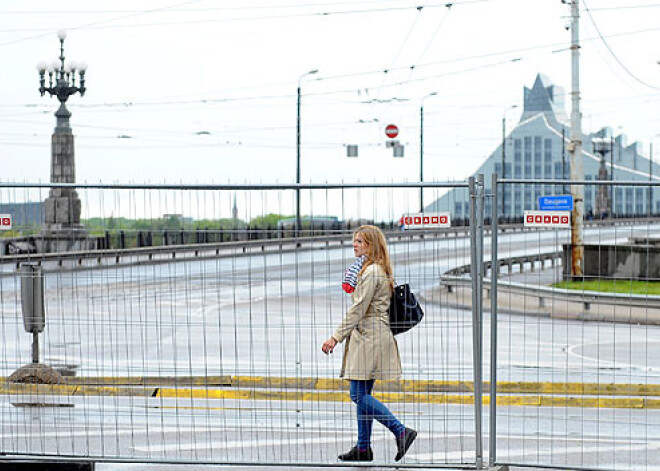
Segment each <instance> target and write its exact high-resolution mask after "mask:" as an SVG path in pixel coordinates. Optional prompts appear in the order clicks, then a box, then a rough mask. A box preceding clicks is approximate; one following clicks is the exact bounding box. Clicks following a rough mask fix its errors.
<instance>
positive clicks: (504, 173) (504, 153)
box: [493, 105, 518, 217]
mask: <svg viewBox="0 0 660 471" xmlns="http://www.w3.org/2000/svg"><path fill="white" fill-rule="evenodd" d="M513 108H518V105H511V106H509V107H507V108H504V111H503V112H502V178H506V112H507V111H509V110H512V109H513ZM505 190H506V186H505V185H502V209H501V211H502V217H505V216H506V212H505V208H506V206H505V205H504V194H505ZM493 216H494V215H493Z"/></svg>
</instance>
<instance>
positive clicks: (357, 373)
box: [321, 225, 417, 461]
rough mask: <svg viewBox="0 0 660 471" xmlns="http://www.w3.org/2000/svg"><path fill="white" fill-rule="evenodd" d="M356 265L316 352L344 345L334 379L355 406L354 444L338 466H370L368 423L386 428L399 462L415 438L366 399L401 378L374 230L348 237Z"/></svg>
mask: <svg viewBox="0 0 660 471" xmlns="http://www.w3.org/2000/svg"><path fill="white" fill-rule="evenodd" d="M353 252H354V254H355V256H356V257H357V259H356V260H355V262H353V264H352V265H351V266H350V267H349V268H348V269H347V270H346V274H345V277H344V282H343V284H342V287H343V288H344V291H346V292H349V293H351V297H352V301H353V305H352V306H351V307H350V308H349V309H348V311H347V312H346V315H345V316H344V319H343V320H342V322H341V324H340V325H339V327H337V330H335V332H334V334H332V337H330V338H329V339H328V340H326V341H325V342H324V343H323V346H322V347H321V350H323V353H325V354H329V353H332V351H333V350H334V348H335V346H336V345H337V344H338V343H341V342H343V341H345V345H344V356H343V359H342V367H341V373H340V375H339V376H340V377H342V378H344V379H347V380H349V381H350V397H351V400H352V401H353V402H354V403H355V404H356V405H357V425H358V439H357V443H356V445H355V446H354V447H353V448H352V449H351V450H350V451H348V452H347V453H344V454H341V455H339V459H340V460H341V461H372V460H373V451H372V449H371V426H372V424H373V419H376V420H378V421H379V422H380V423H381V424H383V425H384V426H385V427H387V428H388V429H389V430H390V431H391V432H392V433H393V434H394V437H395V440H396V446H397V454H396V457H395V458H394V459H395V460H396V461H399V460H400V459H401V458H403V456H404V455H405V454H406V452H407V451H408V448H410V445H412V443H413V441H414V440H415V438H416V437H417V432H416V431H415V430H413V429H411V428H407V427H405V426H404V425H403V424H402V423H401V422H399V420H398V419H397V418H396V417H395V416H394V414H392V412H390V410H389V409H388V408H387V407H386V406H385V405H384V404H382V403H381V402H380V401H378V399H376V398H374V397H373V396H372V395H371V391H372V389H373V386H374V382H375V381H376V380H377V379H380V380H397V379H400V378H401V359H400V357H399V348H398V347H397V344H396V340H395V339H394V336H393V335H392V331H391V330H390V322H389V306H390V298H391V297H392V292H393V290H394V278H393V275H392V265H391V263H390V255H389V253H388V251H387V244H386V242H385V236H384V235H383V233H382V232H381V230H380V229H378V228H377V227H376V226H369V225H367V226H361V227H359V228H358V229H357V230H356V231H355V233H354V234H353Z"/></svg>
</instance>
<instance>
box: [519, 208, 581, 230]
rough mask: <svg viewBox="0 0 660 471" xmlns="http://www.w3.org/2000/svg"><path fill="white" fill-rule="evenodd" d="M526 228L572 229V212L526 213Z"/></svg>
mask: <svg viewBox="0 0 660 471" xmlns="http://www.w3.org/2000/svg"><path fill="white" fill-rule="evenodd" d="M524 222H525V227H562V228H564V227H571V212H570V211H525V216H524Z"/></svg>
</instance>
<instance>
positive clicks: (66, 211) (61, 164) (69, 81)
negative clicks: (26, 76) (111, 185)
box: [37, 31, 87, 251]
mask: <svg viewBox="0 0 660 471" xmlns="http://www.w3.org/2000/svg"><path fill="white" fill-rule="evenodd" d="M57 37H58V39H59V40H60V57H59V59H57V60H55V61H53V63H52V64H50V65H49V64H48V63H46V62H41V63H39V64H38V65H37V71H38V72H39V93H41V96H44V95H45V94H46V92H48V94H49V95H50V96H51V97H52V96H53V95H54V96H56V97H57V99H58V100H59V102H60V107H59V108H58V110H57V111H56V112H55V117H56V118H57V124H56V127H55V131H54V133H53V136H52V140H51V163H50V169H51V172H50V180H51V182H52V183H75V161H74V136H73V133H72V132H71V127H70V124H69V118H70V117H71V113H70V112H69V110H67V108H66V101H67V100H68V99H69V97H70V96H71V95H75V94H76V93H80V96H83V95H84V94H85V90H86V89H85V72H86V70H87V65H86V64H85V63H83V62H78V63H76V62H73V61H67V62H65V60H64V40H65V39H66V32H64V31H60V32H59V33H58V34H57ZM76 72H77V74H76ZM46 73H48V86H46ZM76 75H77V77H76ZM76 78H77V79H78V84H76ZM48 195H49V196H48V198H47V199H46V201H45V202H44V208H45V211H44V212H45V215H44V224H45V228H46V229H47V230H48V231H51V232H52V231H59V230H64V229H65V230H66V231H67V233H68V232H69V230H70V229H71V228H74V227H78V226H79V225H80V211H81V202H80V199H79V198H78V193H77V192H76V190H75V189H74V188H51V190H50V191H49V194H48ZM46 245H47V244H45V245H44V247H46ZM44 250H45V251H48V249H44Z"/></svg>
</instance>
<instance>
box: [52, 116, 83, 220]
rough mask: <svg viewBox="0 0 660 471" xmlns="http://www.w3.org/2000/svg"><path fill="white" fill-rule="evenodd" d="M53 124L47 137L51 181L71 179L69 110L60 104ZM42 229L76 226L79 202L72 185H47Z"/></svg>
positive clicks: (72, 166) (74, 178)
mask: <svg viewBox="0 0 660 471" xmlns="http://www.w3.org/2000/svg"><path fill="white" fill-rule="evenodd" d="M55 116H56V117H57V126H56V127H55V132H54V133H53V136H52V140H51V166H50V181H51V183H75V182H76V166H75V160H74V143H73V133H72V132H71V127H70V126H69V117H70V116H71V113H69V111H68V110H67V109H66V107H65V106H64V104H62V105H61V106H60V108H59V109H58V110H57V112H56V113H55ZM45 207H46V220H45V223H46V227H45V229H46V230H51V231H52V230H55V231H58V230H61V229H68V228H74V227H77V226H80V212H81V203H80V199H79V198H78V193H77V192H76V190H75V189H74V188H51V190H50V192H49V193H48V198H47V199H46V201H45Z"/></svg>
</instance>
